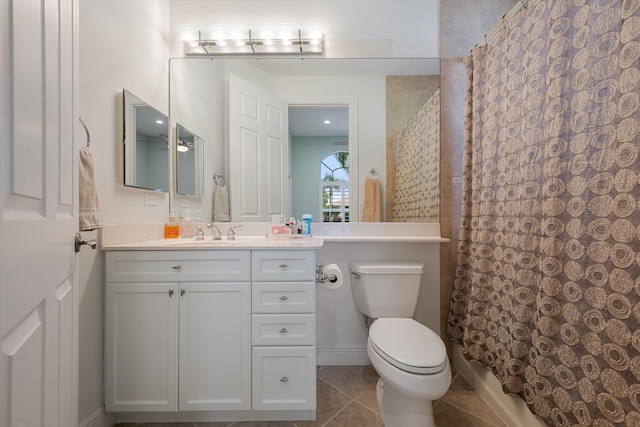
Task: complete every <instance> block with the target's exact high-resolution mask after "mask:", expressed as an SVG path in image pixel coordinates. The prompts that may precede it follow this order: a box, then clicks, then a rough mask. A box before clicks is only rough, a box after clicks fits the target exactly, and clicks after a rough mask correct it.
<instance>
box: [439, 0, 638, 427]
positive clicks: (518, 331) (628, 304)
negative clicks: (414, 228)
mask: <svg viewBox="0 0 640 427" xmlns="http://www.w3.org/2000/svg"><path fill="white" fill-rule="evenodd" d="M465 63H466V66H467V70H468V84H467V97H466V100H467V105H466V111H465V150H464V181H463V200H462V219H461V230H460V240H459V243H458V253H459V255H458V267H457V269H456V278H455V283H454V290H453V292H452V298H451V306H450V312H449V321H448V333H449V336H450V337H451V338H452V339H454V340H456V341H457V342H459V343H460V344H461V347H462V351H463V355H464V357H466V358H467V359H468V360H471V361H476V362H478V363H481V364H482V365H484V366H486V367H487V368H489V369H490V370H491V371H492V372H493V373H494V374H495V375H496V376H497V377H498V379H499V380H500V381H501V383H502V385H503V389H504V391H505V392H506V393H514V394H517V395H519V396H521V397H522V398H523V399H524V400H525V402H526V403H527V404H528V406H529V407H530V409H531V410H532V412H533V413H534V414H536V415H538V416H539V417H540V418H541V419H543V420H544V422H545V423H546V424H548V425H552V426H576V425H578V426H592V425H593V426H640V205H639V202H640V184H639V179H640V159H639V156H638V155H639V150H640V109H639V106H640V96H639V93H640V0H625V1H614V0H595V1H586V0H546V1H545V0H537V1H536V0H530V1H529V2H528V4H527V5H526V6H525V7H524V8H523V9H522V10H521V11H520V12H518V13H517V14H516V15H515V16H514V18H512V19H511V20H509V22H508V23H507V25H506V27H505V28H504V29H503V30H501V31H500V32H499V33H498V34H497V35H496V36H495V37H494V38H493V39H492V40H490V42H489V43H488V44H487V45H484V46H481V47H477V48H475V49H473V50H472V52H471V53H470V55H469V56H468V57H467V58H465Z"/></svg>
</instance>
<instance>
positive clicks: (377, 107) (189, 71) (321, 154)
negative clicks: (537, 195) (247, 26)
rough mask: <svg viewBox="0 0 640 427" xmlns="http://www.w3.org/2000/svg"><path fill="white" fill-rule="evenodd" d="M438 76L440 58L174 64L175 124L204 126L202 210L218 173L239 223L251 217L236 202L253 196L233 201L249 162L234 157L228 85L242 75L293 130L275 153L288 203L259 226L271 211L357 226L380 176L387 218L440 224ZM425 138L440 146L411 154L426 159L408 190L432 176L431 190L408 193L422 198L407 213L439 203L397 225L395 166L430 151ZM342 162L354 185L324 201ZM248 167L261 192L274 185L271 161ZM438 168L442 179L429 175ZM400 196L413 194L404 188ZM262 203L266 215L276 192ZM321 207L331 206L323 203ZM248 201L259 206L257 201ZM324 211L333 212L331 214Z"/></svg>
mask: <svg viewBox="0 0 640 427" xmlns="http://www.w3.org/2000/svg"><path fill="white" fill-rule="evenodd" d="M439 73H440V62H439V60H438V59H425V58H411V59H400V58H397V59H393V58H384V59H379V58H376V59H364V58H362V59H334V58H331V59H328V58H304V59H300V58H293V59H292V58H287V59H284V58H260V59H240V58H233V59H211V58H179V59H172V60H171V62H170V112H171V120H172V122H177V121H180V122H184V121H185V120H188V121H189V125H188V126H189V128H197V129H198V133H199V134H201V136H203V139H204V140H205V141H206V142H205V150H206V153H207V155H206V157H205V161H204V176H205V180H204V198H203V200H204V202H203V206H211V203H210V202H211V193H212V189H213V180H212V179H211V174H212V173H220V172H221V173H224V174H225V176H226V177H227V178H228V179H227V184H228V186H229V193H230V197H231V198H232V203H231V206H232V210H231V220H232V221H245V220H251V219H247V217H245V216H238V215H237V213H238V212H237V210H234V208H233V206H234V204H233V198H234V197H235V198H236V200H238V198H240V197H243V195H244V196H246V193H247V191H243V192H240V191H236V192H235V194H234V186H233V184H234V176H236V175H234V174H235V173H236V172H237V170H239V169H242V167H243V163H242V162H246V159H242V160H237V158H236V157H235V156H234V154H233V151H234V149H235V146H234V145H233V144H238V138H239V137H238V136H237V135H238V133H234V131H233V129H229V128H230V126H232V125H230V122H232V118H231V116H232V115H233V112H232V111H231V110H230V108H229V106H230V105H232V104H233V100H232V99H230V98H232V97H233V96H234V95H233V93H234V92H233V88H232V90H230V89H229V88H230V86H232V85H230V81H232V80H233V78H232V76H235V77H240V79H242V81H243V82H248V83H249V84H251V85H253V86H254V87H257V88H260V90H262V91H264V92H268V93H269V94H270V95H274V96H275V97H277V98H278V99H280V100H282V101H283V102H284V105H285V112H284V114H282V117H281V120H282V122H281V123H284V125H285V126H286V128H287V129H286V134H287V142H286V147H280V146H278V147H277V150H285V151H286V155H283V156H281V157H280V158H279V161H280V163H276V164H277V165H278V168H280V169H282V175H283V176H282V180H283V182H284V184H282V187H283V193H282V194H283V197H282V200H279V201H278V203H279V204H272V205H269V203H268V202H265V203H264V205H266V206H267V207H266V210H263V211H262V212H263V213H262V214H259V215H258V214H256V215H255V218H256V220H266V218H267V217H268V215H270V214H274V213H281V214H283V215H286V216H289V215H291V216H295V217H296V218H299V217H300V216H301V215H302V214H303V213H311V214H312V215H313V217H314V221H319V220H325V221H331V222H338V221H340V222H341V221H345V220H348V221H351V222H354V221H359V220H361V218H362V207H363V202H364V183H365V181H366V180H367V178H374V179H377V180H379V182H380V188H381V194H382V198H381V201H380V203H381V204H382V210H383V216H382V220H383V221H384V220H387V221H393V220H395V221H429V222H431V221H434V222H437V221H439V198H440V193H439V185H440V183H439V165H440V159H439V128H438V127H437V124H439V98H438V97H437V96H436V95H437V93H438V89H439V86H440V80H439ZM240 104H241V105H244V104H242V103H240ZM434 104H437V108H435V107H433V105H434ZM256 105H257V104H256ZM266 105H268V104H266ZM429 105H432V107H430V112H429V113H428V114H430V115H431V117H430V118H427V119H425V120H423V119H420V117H422V116H423V115H424V114H422V113H421V112H422V111H424V110H426V109H428V108H427V106H429ZM287 108H288V111H287ZM265 109H268V108H265ZM256 111H258V108H256ZM434 115H437V116H434ZM273 117H275V116H273V115H272V116H271V119H273ZM278 117H280V116H278ZM416 117H418V119H416ZM434 117H435V118H434ZM279 120H280V119H279ZM416 120H417V121H416ZM326 121H330V122H331V123H325V122H326ZM423 121H426V122H427V123H426V124H424V123H422V122H423ZM279 123H280V122H279ZM425 134H428V135H434V137H433V138H431V139H433V140H434V141H435V142H429V144H431V145H430V147H429V149H428V151H429V155H428V156H423V157H419V156H413V157H415V158H419V160H418V162H419V163H418V164H416V163H415V162H416V160H414V164H413V165H411V166H410V167H412V168H416V167H418V168H419V169H421V170H422V171H423V173H421V174H420V173H418V175H417V176H415V177H412V178H411V179H412V180H413V181H412V183H411V184H412V185H413V187H415V186H416V185H415V184H416V182H415V181H416V180H427V179H428V180H429V189H428V191H424V192H422V193H420V194H417V195H415V196H414V195H409V196H408V198H409V199H411V198H415V199H420V203H419V207H418V208H416V207H409V205H408V204H407V201H406V200H404V201H403V202H402V203H403V206H405V205H406V206H407V209H414V210H420V209H424V206H425V203H424V200H423V199H424V198H425V197H429V198H432V199H434V200H437V202H433V203H428V204H429V205H430V206H432V207H433V206H435V209H437V211H436V213H435V214H431V215H430V216H429V217H428V218H426V219H419V217H418V216H405V217H402V218H400V219H398V217H396V218H395V219H394V218H392V216H393V215H394V209H393V204H394V199H396V198H397V195H396V194H395V192H394V189H395V188H396V186H397V185H398V183H397V182H396V181H397V178H398V179H403V174H402V172H403V171H397V170H396V167H397V166H398V165H401V166H400V167H401V168H405V169H406V166H405V165H404V164H403V163H402V159H401V156H400V153H401V152H403V151H406V150H413V151H414V152H417V153H419V152H422V151H426V150H423V149H422V148H421V145H420V144H424V141H421V139H423V138H421V135H425ZM436 134H437V137H436ZM407 135H409V136H408V137H407ZM416 135H417V136H416ZM407 138H408V139H409V142H408V143H409V144H413V145H411V146H410V148H408V149H407V148H403V147H404V145H402V144H405V143H406V141H404V139H407ZM418 140H420V141H418ZM416 144H417V145H416ZM274 146H275V145H274ZM277 150H276V151H272V152H270V153H268V154H267V157H269V156H271V157H273V156H274V153H276V155H278V156H280V155H281V154H280V151H277ZM331 159H334V160H335V161H334V160H331ZM345 159H346V165H347V166H348V173H347V174H346V175H345V174H344V173H343V174H342V175H340V177H341V178H340V180H339V181H341V184H340V185H341V186H342V187H344V186H345V184H344V183H345V182H347V183H348V188H347V189H344V188H343V189H342V190H340V194H339V195H338V196H339V197H336V196H335V194H332V195H329V196H326V195H325V196H324V199H323V196H322V192H323V184H322V183H323V181H325V182H328V178H327V170H328V169H327V168H329V169H332V170H337V169H338V168H340V167H343V166H345ZM267 161H268V160H267ZM341 162H342V165H341V164H340V163H341ZM248 164H251V165H254V166H252V167H251V169H252V170H253V171H254V173H255V174H257V175H256V176H255V178H253V177H252V180H253V182H255V183H256V185H259V184H260V183H267V182H274V179H273V177H272V176H269V175H268V173H269V168H270V166H269V164H268V163H266V164H265V165H263V164H262V163H260V161H259V160H255V162H253V160H252V161H250V162H248ZM336 164H337V165H338V166H336ZM334 166H335V167H334ZM434 171H436V173H435V174H434V173H428V172H434ZM271 173H273V171H271ZM336 173H337V172H336ZM427 175H428V177H427ZM334 176H335V174H334ZM345 176H346V178H345ZM243 179H244V178H243ZM235 181H240V179H235ZM271 187H272V188H273V187H274V186H273V185H272V186H271ZM327 187H330V186H326V185H325V186H324V188H325V189H326V188H327ZM334 187H337V185H336V186H334ZM238 193H242V194H238ZM402 193H403V194H405V196H406V191H404V190H403V192H402ZM261 194H266V196H264V195H261ZM255 197H256V198H257V199H258V202H257V203H256V206H258V205H260V206H258V207H259V208H261V206H262V205H261V203H263V201H262V200H261V199H260V198H261V197H266V198H268V197H270V195H269V194H268V191H267V192H266V193H260V191H258V190H256V195H255ZM327 197H330V199H329V200H330V201H332V203H329V206H326V204H327V203H326V201H327V200H328V199H327ZM338 199H340V201H338ZM405 199H406V197H405ZM323 200H324V204H325V206H322V205H323ZM241 202H242V203H245V204H246V205H247V206H250V207H251V208H253V205H251V203H250V202H247V201H245V200H242V201H241ZM327 208H328V209H329V211H330V212H327ZM323 209H324V213H323ZM256 210H257V208H256ZM265 214H266V216H265ZM396 216H397V215H396ZM205 217H208V215H205ZM414 218H418V219H414Z"/></svg>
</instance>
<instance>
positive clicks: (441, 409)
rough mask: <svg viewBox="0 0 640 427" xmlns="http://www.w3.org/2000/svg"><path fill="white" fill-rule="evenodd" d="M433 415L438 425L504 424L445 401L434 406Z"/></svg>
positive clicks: (493, 426)
mask: <svg viewBox="0 0 640 427" xmlns="http://www.w3.org/2000/svg"><path fill="white" fill-rule="evenodd" d="M433 415H434V418H435V420H436V423H437V424H438V427H460V426H470V427H471V426H472V427H496V425H504V424H493V423H490V422H488V421H486V420H483V419H482V418H479V417H476V416H475V415H473V414H471V413H469V412H467V411H465V410H463V409H461V408H458V407H457V406H453V405H451V404H450V403H448V402H445V401H440V402H438V403H437V404H436V405H435V406H434V407H433Z"/></svg>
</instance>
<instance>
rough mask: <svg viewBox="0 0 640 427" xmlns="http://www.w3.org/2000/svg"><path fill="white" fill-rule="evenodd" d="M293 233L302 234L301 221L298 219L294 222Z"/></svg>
mask: <svg viewBox="0 0 640 427" xmlns="http://www.w3.org/2000/svg"><path fill="white" fill-rule="evenodd" d="M295 234H302V221H301V220H298V222H296V231H295Z"/></svg>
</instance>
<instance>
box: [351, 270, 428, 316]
mask: <svg viewBox="0 0 640 427" xmlns="http://www.w3.org/2000/svg"><path fill="white" fill-rule="evenodd" d="M423 267H424V265H423V264H422V263H419V262H397V261H396V262H393V261H380V262H357V261H352V262H350V263H349V270H351V293H352V294H353V301H354V302H355V304H356V307H357V308H358V310H359V311H360V312H361V313H362V314H364V315H366V316H368V317H371V318H373V319H378V318H384V317H412V316H413V312H414V311H415V309H416V303H417V302H418V292H419V291H420V278H421V276H422V269H423Z"/></svg>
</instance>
